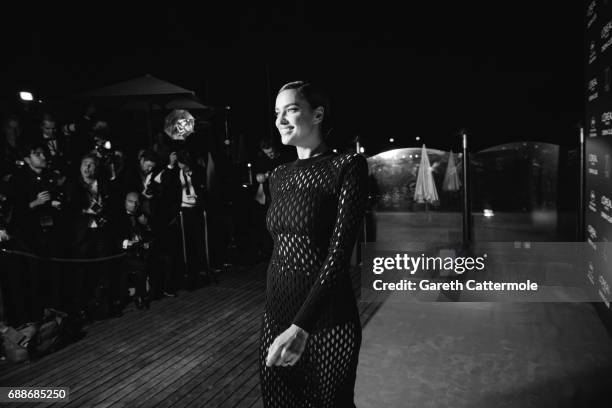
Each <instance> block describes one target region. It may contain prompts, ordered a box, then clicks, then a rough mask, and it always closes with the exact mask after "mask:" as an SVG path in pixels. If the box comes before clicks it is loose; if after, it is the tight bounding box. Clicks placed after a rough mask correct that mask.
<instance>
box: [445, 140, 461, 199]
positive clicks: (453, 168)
mask: <svg viewBox="0 0 612 408" xmlns="http://www.w3.org/2000/svg"><path fill="white" fill-rule="evenodd" d="M460 187H461V180H459V174H458V173H457V165H456V164H455V155H454V154H453V151H452V150H451V151H450V153H449V155H448V164H447V166H446V173H444V181H443V182H442V190H444V191H459V188H460Z"/></svg>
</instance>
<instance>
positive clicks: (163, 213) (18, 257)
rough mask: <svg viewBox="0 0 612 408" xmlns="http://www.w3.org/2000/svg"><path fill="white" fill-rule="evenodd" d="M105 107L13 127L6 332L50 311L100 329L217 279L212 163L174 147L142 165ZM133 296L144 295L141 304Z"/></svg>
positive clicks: (163, 146)
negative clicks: (211, 230) (208, 227)
mask: <svg viewBox="0 0 612 408" xmlns="http://www.w3.org/2000/svg"><path fill="white" fill-rule="evenodd" d="M109 129H110V126H109V124H108V122H106V121H104V120H100V119H99V118H96V111H95V107H94V106H90V107H88V108H87V109H86V110H85V112H84V114H83V115H82V116H81V118H79V120H76V121H71V122H70V123H58V122H57V121H56V120H55V119H54V118H53V116H51V115H49V114H44V115H41V116H40V117H39V118H38V120H37V121H36V124H35V125H34V126H32V125H31V124H30V123H27V124H26V123H24V120H23V119H22V118H21V117H18V116H8V117H6V118H5V120H4V121H3V123H2V128H1V139H0V246H1V248H2V249H3V252H2V253H0V269H1V270H2V273H1V274H0V279H1V281H0V288H1V295H2V299H3V303H4V316H3V317H4V320H5V321H6V322H8V323H9V324H11V325H19V324H21V323H24V322H30V321H37V320H39V319H40V318H41V316H42V314H43V310H44V308H46V307H51V308H55V309H59V310H64V311H67V312H68V313H70V314H74V315H78V316H80V317H82V318H83V319H87V320H93V319H98V318H102V317H105V316H109V315H114V314H118V313H120V312H121V310H122V309H123V307H125V305H126V303H127V302H131V301H132V299H133V301H134V302H135V303H136V306H137V307H138V308H147V307H148V305H149V303H150V301H151V300H154V299H160V298H163V297H165V296H167V297H173V296H176V293H177V290H179V289H183V288H184V289H194V288H197V287H199V286H201V285H202V284H204V283H205V282H206V280H207V279H208V278H209V277H210V276H211V275H210V269H209V262H208V259H207V250H206V245H207V242H206V240H205V209H206V208H205V204H206V202H207V199H206V195H207V188H206V179H207V178H206V169H205V163H204V161H202V160H201V157H199V154H200V152H196V151H193V149H190V148H189V147H188V144H187V143H185V142H178V141H173V140H171V139H166V140H163V138H161V139H160V140H158V141H156V143H155V144H152V145H151V146H143V147H142V148H141V149H139V150H138V153H137V155H135V156H134V157H131V156H129V155H127V154H125V153H124V152H122V151H119V150H115V149H113V148H112V147H111V144H110V141H109V137H108V135H109ZM128 288H133V289H134V291H132V293H130V291H129V290H128Z"/></svg>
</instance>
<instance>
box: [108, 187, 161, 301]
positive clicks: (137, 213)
mask: <svg viewBox="0 0 612 408" xmlns="http://www.w3.org/2000/svg"><path fill="white" fill-rule="evenodd" d="M112 224H113V235H114V237H113V238H114V242H115V249H116V251H117V252H119V251H121V250H124V251H126V252H127V256H126V257H125V258H123V260H122V261H121V272H120V273H121V278H120V279H119V280H120V282H121V284H120V285H119V296H120V297H122V296H124V295H125V294H126V290H125V288H126V285H125V281H126V280H127V277H128V275H131V276H132V277H133V283H134V288H135V289H136V292H135V294H134V302H135V304H136V307H137V308H138V309H143V308H148V306H149V301H150V299H149V296H148V293H147V290H146V281H147V276H148V275H149V273H148V272H149V266H150V265H149V260H150V251H149V249H150V245H151V241H152V234H151V228H150V227H149V221H148V219H147V217H146V215H145V214H143V213H142V210H141V207H140V195H139V194H138V193H137V192H135V191H132V192H129V193H127V194H126V196H125V202H124V209H123V210H122V211H120V213H119V214H117V216H116V217H115V218H114V220H113V222H112ZM121 300H122V299H121Z"/></svg>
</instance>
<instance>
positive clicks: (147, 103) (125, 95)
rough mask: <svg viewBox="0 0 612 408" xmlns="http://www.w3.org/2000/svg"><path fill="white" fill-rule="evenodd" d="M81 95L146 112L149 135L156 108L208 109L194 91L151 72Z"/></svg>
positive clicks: (122, 107)
mask: <svg viewBox="0 0 612 408" xmlns="http://www.w3.org/2000/svg"><path fill="white" fill-rule="evenodd" d="M77 97H79V98H96V99H97V100H98V101H113V104H114V105H115V106H117V107H119V108H120V109H127V110H143V111H146V112H147V125H148V128H147V130H148V134H149V138H151V135H152V130H151V111H152V110H154V109H155V110H157V109H164V108H167V109H206V108H208V107H207V106H205V105H204V104H202V103H201V102H200V101H199V100H198V99H197V97H196V96H195V92H194V91H192V90H190V89H186V88H183V87H180V86H178V85H175V84H172V83H170V82H167V81H164V80H161V79H159V78H156V77H154V76H152V75H149V74H147V75H143V76H141V77H138V78H134V79H130V80H127V81H121V82H117V83H115V84H112V85H108V86H105V87H102V88H97V89H93V90H90V91H87V92H83V93H81V94H78V95H77Z"/></svg>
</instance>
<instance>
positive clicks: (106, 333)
mask: <svg viewBox="0 0 612 408" xmlns="http://www.w3.org/2000/svg"><path fill="white" fill-rule="evenodd" d="M233 284H237V285H238V283H237V282H236V283H235V282H233ZM240 286H244V288H248V287H249V286H248V282H241V283H240ZM214 288H216V287H212V288H210V287H205V288H204V289H214ZM238 289H240V288H238ZM193 293H194V292H191V293H189V292H187V293H185V294H184V295H181V297H179V298H178V299H182V298H183V296H185V295H187V296H189V295H192V296H193ZM219 293H223V292H222V291H219ZM163 300H164V301H163V302H157V301H156V302H153V305H152V308H151V310H150V311H149V312H155V313H156V315H161V316H163V315H164V314H165V313H175V312H176V311H178V310H179V309H178V308H180V307H181V304H182V302H179V301H177V299H163ZM173 301H174V302H173ZM160 304H163V305H164V306H165V307H164V308H162V309H160V308H159V305H160ZM169 305H170V307H168V306H169ZM155 306H158V308H157V310H156V309H155ZM130 312H140V311H138V310H137V309H135V308H134V309H132V310H129V309H128V310H126V313H130ZM124 317H126V316H122V318H119V319H108V320H103V321H100V322H95V323H94V324H92V325H89V326H87V327H86V328H85V329H86V330H87V333H88V336H86V337H85V338H83V339H81V340H80V341H79V342H77V343H75V344H76V348H75V347H74V345H71V346H73V347H72V348H70V349H69V350H66V348H64V349H63V350H59V351H58V352H56V353H54V354H53V355H51V356H47V357H45V358H43V359H42V360H39V361H36V362H32V363H30V364H22V365H12V364H8V363H7V364H6V365H5V366H4V367H3V369H2V370H1V371H0V373H2V374H0V384H3V382H2V381H3V380H4V378H5V377H6V376H10V377H15V376H16V374H17V373H19V372H30V371H31V370H45V369H46V368H47V366H49V365H51V366H57V361H54V359H53V358H52V356H53V357H56V358H59V359H61V358H64V357H68V356H70V355H73V354H75V353H78V352H79V351H80V350H82V349H84V348H87V347H88V346H90V345H91V344H92V342H95V343H99V342H104V341H108V339H109V338H111V337H112V336H114V335H115V333H116V332H121V331H124V330H129V329H131V330H133V331H137V330H138V327H135V326H134V324H133V321H132V320H129V319H125V318H124ZM109 322H112V323H114V324H112V325H111V326H110V330H109ZM100 332H101V333H103V336H102V337H98V334H99V333H100Z"/></svg>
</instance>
